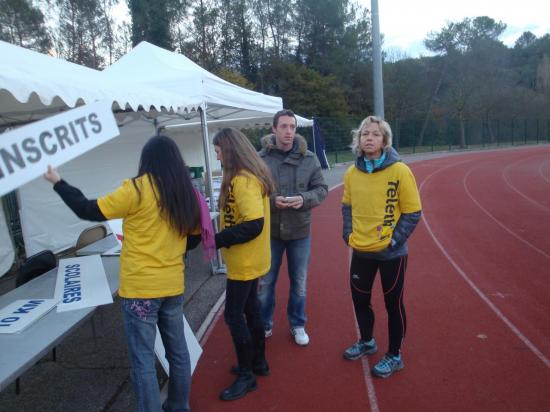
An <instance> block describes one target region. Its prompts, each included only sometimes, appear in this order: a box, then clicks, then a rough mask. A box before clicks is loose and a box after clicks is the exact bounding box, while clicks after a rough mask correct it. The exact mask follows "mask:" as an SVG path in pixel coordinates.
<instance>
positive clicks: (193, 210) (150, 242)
mask: <svg viewBox="0 0 550 412" xmlns="http://www.w3.org/2000/svg"><path fill="white" fill-rule="evenodd" d="M44 177H45V178H46V179H47V180H49V181H50V182H52V183H53V184H54V190H55V191H56V192H57V193H58V194H59V195H60V196H61V198H62V199H63V201H64V202H65V203H66V204H67V206H69V207H70V208H71V209H72V210H73V212H75V213H76V215H77V216H78V217H80V218H81V219H86V220H93V221H105V220H108V219H116V218H122V219H123V232H124V242H123V244H122V250H121V254H120V289H119V292H118V293H119V295H120V297H121V303H122V313H123V319H124V328H125V332H126V338H127V341H128V352H129V356H130V364H131V367H132V372H131V376H132V383H133V386H134V391H135V394H136V398H137V407H138V410H140V411H158V410H159V409H160V391H159V386H158V381H157V376H156V369H155V351H154V345H155V334H156V326H158V328H159V330H160V334H161V337H162V341H163V343H164V347H165V349H166V358H167V359H168V363H169V364H170V384H169V387H168V398H167V399H166V401H165V403H164V404H163V406H162V407H163V410H164V411H176V410H178V411H182V410H185V411H188V410H189V391H190V386H191V367H190V361H189V352H188V350H187V344H186V341H185V335H184V329H183V328H184V324H183V292H184V261H183V255H184V253H185V251H186V249H188V248H192V247H194V246H196V244H197V243H198V241H200V236H194V235H193V234H195V233H199V231H198V228H199V219H200V210H199V204H198V201H197V197H196V195H195V193H194V191H193V186H192V184H191V177H190V176H189V172H188V170H187V167H186V165H185V162H184V161H183V159H182V157H181V154H180V152H179V149H178V147H177V145H176V144H175V142H174V141H173V140H172V139H170V138H169V137H165V136H155V137H152V138H151V139H149V141H148V142H147V143H146V144H145V146H144V147H143V150H142V152H141V158H140V163H139V170H138V174H137V176H136V177H134V178H132V179H128V180H125V181H124V182H123V183H122V185H121V186H120V187H119V188H118V189H116V190H115V191H114V192H112V193H110V194H108V195H106V196H104V197H101V198H99V199H97V200H95V199H93V200H88V199H87V198H86V197H85V196H84V194H83V193H82V192H81V191H80V190H79V189H77V188H75V187H73V186H70V185H69V184H68V183H67V182H65V181H64V180H62V179H61V177H60V176H59V174H58V173H57V171H56V170H55V169H53V168H52V167H51V166H50V167H48V171H47V172H46V174H45V175H44ZM190 244H192V245H190Z"/></svg>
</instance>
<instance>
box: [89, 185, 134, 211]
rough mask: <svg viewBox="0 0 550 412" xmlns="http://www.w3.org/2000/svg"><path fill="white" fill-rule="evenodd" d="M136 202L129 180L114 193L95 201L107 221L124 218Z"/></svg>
mask: <svg viewBox="0 0 550 412" xmlns="http://www.w3.org/2000/svg"><path fill="white" fill-rule="evenodd" d="M136 202H137V191H136V188H135V187H134V186H133V183H132V182H131V180H129V179H127V180H125V181H124V182H122V185H121V186H120V187H119V188H118V189H116V190H115V191H114V192H111V193H109V194H108V195H105V196H103V197H100V198H99V199H97V204H98V206H99V209H100V210H101V213H103V216H105V217H106V218H107V219H119V218H125V217H126V216H128V214H129V213H130V210H132V206H133V205H134V204H136Z"/></svg>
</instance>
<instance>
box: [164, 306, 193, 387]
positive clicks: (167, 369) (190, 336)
mask: <svg viewBox="0 0 550 412" xmlns="http://www.w3.org/2000/svg"><path fill="white" fill-rule="evenodd" d="M183 326H184V328H185V341H186V342H187V350H188V351H189V359H190V361H191V375H192V374H193V372H194V371H195V366H197V362H198V361H199V358H200V357H201V355H202V348H201V345H199V341H198V340H197V338H196V337H195V334H194V333H193V330H192V329H191V327H190V326H189V323H187V319H185V315H183ZM155 353H156V354H157V358H158V360H159V362H160V364H161V365H162V368H163V369H164V372H166V374H167V375H168V376H170V365H169V364H168V360H167V359H166V351H165V350H164V344H163V343H162V338H161V337H160V332H159V328H158V326H157V335H156V336H155Z"/></svg>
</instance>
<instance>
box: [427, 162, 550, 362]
mask: <svg viewBox="0 0 550 412" xmlns="http://www.w3.org/2000/svg"><path fill="white" fill-rule="evenodd" d="M472 161H473V160H472ZM467 162H468V161H464V162H459V163H456V164H452V165H449V166H446V167H443V168H441V169H439V170H436V171H435V172H432V173H431V174H429V175H428V176H427V177H426V178H425V179H424V180H423V181H422V184H421V185H420V188H419V190H420V192H422V189H423V188H424V186H425V184H426V183H427V182H428V181H429V180H430V179H431V178H432V177H433V176H434V175H436V174H437V173H439V172H441V171H443V170H446V169H449V168H450V167H452V166H457V165H460V164H463V163H467ZM422 220H423V221H424V224H425V226H426V229H427V231H428V233H429V234H430V237H431V238H432V240H433V241H434V243H435V244H436V245H437V247H438V248H439V250H440V251H441V253H442V254H443V256H445V258H446V259H447V260H448V261H449V263H450V264H451V266H452V267H453V268H454V269H455V270H456V272H457V273H458V274H459V275H460V276H461V277H462V279H464V281H465V282H466V283H467V284H468V286H470V287H471V288H472V289H473V290H474V292H475V293H476V294H477V295H478V296H479V297H480V298H481V300H482V301H483V302H484V303H485V304H486V305H487V306H489V308H490V309H491V310H492V311H493V312H494V313H495V315H497V317H498V318H499V319H500V320H501V321H502V322H503V323H504V324H505V325H506V326H508V328H510V330H511V331H512V332H513V333H514V334H515V335H516V336H517V337H518V338H519V339H520V340H521V341H522V342H523V343H524V344H525V345H526V346H527V347H528V348H529V349H530V350H531V352H533V353H534V354H535V355H536V356H537V357H538V358H539V359H540V360H541V361H542V363H543V364H544V365H545V366H546V367H547V368H550V359H548V358H547V357H546V356H545V355H544V354H543V353H542V352H541V351H540V350H539V349H538V348H537V347H536V346H535V345H534V344H533V343H532V342H531V341H530V340H529V339H528V338H527V337H526V336H525V335H524V334H523V333H522V332H521V331H520V330H519V329H518V328H517V327H516V325H514V324H513V323H512V321H510V320H509V319H508V318H507V317H506V316H505V315H504V314H503V313H502V312H501V311H500V309H498V307H497V306H496V305H495V304H494V303H493V302H491V300H490V299H489V298H488V297H487V295H485V293H483V292H482V291H481V289H480V288H478V287H477V285H476V284H475V283H474V282H473V281H472V280H471V279H470V277H469V276H468V275H467V273H466V272H465V271H464V270H463V269H462V268H461V267H460V265H459V264H458V263H456V262H455V260H454V259H453V258H452V257H451V256H450V255H449V253H448V252H447V250H446V249H445V247H444V246H443V245H442V244H441V242H440V241H439V239H438V238H437V237H436V236H435V234H434V233H433V231H432V228H431V226H430V223H429V220H428V218H427V215H426V213H425V211H423V212H422Z"/></svg>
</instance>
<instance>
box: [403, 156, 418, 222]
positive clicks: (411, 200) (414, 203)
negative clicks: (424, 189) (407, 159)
mask: <svg viewBox="0 0 550 412" xmlns="http://www.w3.org/2000/svg"><path fill="white" fill-rule="evenodd" d="M404 166H405V169H404V170H403V173H402V175H401V182H402V183H401V187H400V189H399V207H400V209H401V212H402V213H414V212H418V211H420V210H422V205H421V203H420V194H419V192H418V187H417V186H416V180H415V178H414V175H413V173H412V171H411V169H409V167H408V166H406V165H404Z"/></svg>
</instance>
